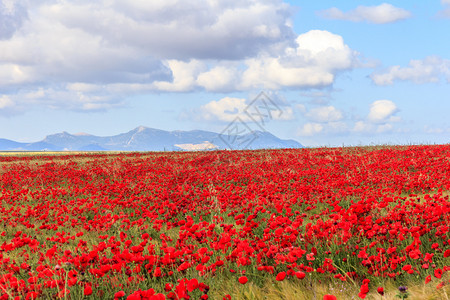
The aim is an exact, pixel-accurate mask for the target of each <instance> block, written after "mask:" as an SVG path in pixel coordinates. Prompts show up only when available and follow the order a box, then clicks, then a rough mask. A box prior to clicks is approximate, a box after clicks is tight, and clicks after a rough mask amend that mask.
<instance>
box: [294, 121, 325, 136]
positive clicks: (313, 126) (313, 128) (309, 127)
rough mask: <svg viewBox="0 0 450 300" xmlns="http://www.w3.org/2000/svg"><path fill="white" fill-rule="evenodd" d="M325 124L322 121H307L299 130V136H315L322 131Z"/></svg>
mask: <svg viewBox="0 0 450 300" xmlns="http://www.w3.org/2000/svg"><path fill="white" fill-rule="evenodd" d="M322 130H323V125H322V124H320V123H306V124H304V125H303V126H302V127H301V128H300V129H299V131H298V133H297V135H299V136H313V135H316V134H319V133H321V132H322Z"/></svg>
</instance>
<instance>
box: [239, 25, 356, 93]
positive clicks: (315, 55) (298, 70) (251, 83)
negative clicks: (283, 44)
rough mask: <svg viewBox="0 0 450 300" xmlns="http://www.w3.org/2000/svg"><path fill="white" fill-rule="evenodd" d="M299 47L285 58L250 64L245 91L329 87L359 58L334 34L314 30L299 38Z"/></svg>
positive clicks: (261, 59)
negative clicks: (339, 73)
mask: <svg viewBox="0 0 450 300" xmlns="http://www.w3.org/2000/svg"><path fill="white" fill-rule="evenodd" d="M296 43H297V47H296V48H288V49H287V50H286V51H285V53H284V54H283V55H282V56H279V57H270V56H265V57H258V58H254V59H249V60H247V61H246V64H247V69H246V70H245V72H244V73H243V76H242V88H243V89H249V88H265V89H278V88H281V87H293V88H307V87H324V86H329V85H331V84H333V82H334V79H335V76H336V74H337V73H338V72H341V71H345V70H348V69H351V68H352V67H354V66H355V65H356V61H357V55H358V54H357V53H356V52H355V51H353V50H351V49H350V48H349V47H348V46H347V45H346V44H344V40H343V38H342V37H341V36H339V35H336V34H333V33H331V32H328V31H324V30H311V31H309V32H307V33H304V34H301V35H299V36H298V37H297V39H296Z"/></svg>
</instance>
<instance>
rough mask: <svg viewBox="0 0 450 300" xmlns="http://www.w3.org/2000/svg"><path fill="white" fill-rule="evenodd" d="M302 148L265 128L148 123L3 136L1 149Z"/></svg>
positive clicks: (182, 149) (175, 149)
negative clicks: (99, 132)
mask: <svg viewBox="0 0 450 300" xmlns="http://www.w3.org/2000/svg"><path fill="white" fill-rule="evenodd" d="M302 147H303V146H302V145H301V144H300V143H298V142H297V141H294V140H282V139H279V138H277V137H276V136H274V135H273V134H271V133H269V132H263V131H253V132H250V133H247V134H243V135H234V134H218V133H214V132H210V131H203V130H192V131H179V130H176V131H164V130H159V129H154V128H148V127H144V126H140V127H137V128H135V129H133V130H130V131H129V132H126V133H121V134H118V135H114V136H105V137H101V136H95V135H90V134H86V133H81V134H70V133H68V132H65V131H64V132H61V133H56V134H52V135H48V136H46V137H45V138H44V139H43V140H42V141H38V142H34V143H22V142H15V141H12V140H7V139H0V151H186V150H187V151H194V150H195V151H196V150H221V149H232V150H242V149H277V148H302Z"/></svg>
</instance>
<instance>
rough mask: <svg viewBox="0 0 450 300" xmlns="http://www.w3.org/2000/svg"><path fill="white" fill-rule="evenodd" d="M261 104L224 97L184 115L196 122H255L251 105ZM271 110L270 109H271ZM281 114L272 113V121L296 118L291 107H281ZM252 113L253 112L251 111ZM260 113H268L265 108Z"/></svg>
mask: <svg viewBox="0 0 450 300" xmlns="http://www.w3.org/2000/svg"><path fill="white" fill-rule="evenodd" d="M260 104H261V103H254V102H252V101H249V100H247V99H244V98H233V97H224V98H222V99H219V100H217V101H215V100H213V101H210V102H208V103H207V104H205V105H202V106H201V107H200V108H199V109H195V110H192V111H191V112H190V113H189V114H187V113H184V114H183V117H184V118H187V119H193V120H196V121H220V122H232V121H233V120H234V119H236V118H237V117H239V118H240V119H241V120H242V121H243V122H254V121H255V120H254V118H252V116H251V113H250V112H249V107H250V106H251V105H260ZM269 109H270V108H269ZM279 109H280V110H281V113H272V114H271V115H270V120H271V121H288V120H292V119H293V118H294V111H293V110H292V108H291V107H289V106H282V107H279ZM250 111H251V110H250ZM260 112H261V113H263V114H266V113H267V110H264V107H263V108H261V107H260Z"/></svg>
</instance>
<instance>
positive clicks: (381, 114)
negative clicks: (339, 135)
mask: <svg viewBox="0 0 450 300" xmlns="http://www.w3.org/2000/svg"><path fill="white" fill-rule="evenodd" d="M399 111H400V110H399V109H398V107H397V105H396V104H395V103H394V102H393V101H391V100H376V101H374V102H372V104H371V105H370V110H369V114H368V115H367V117H366V119H365V120H360V121H357V122H356V123H355V125H354V127H353V131H354V132H359V133H383V132H389V131H392V130H393V128H394V126H393V124H394V123H395V122H399V121H400V120H401V118H400V117H398V116H396V114H397V113H398V112H399Z"/></svg>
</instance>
